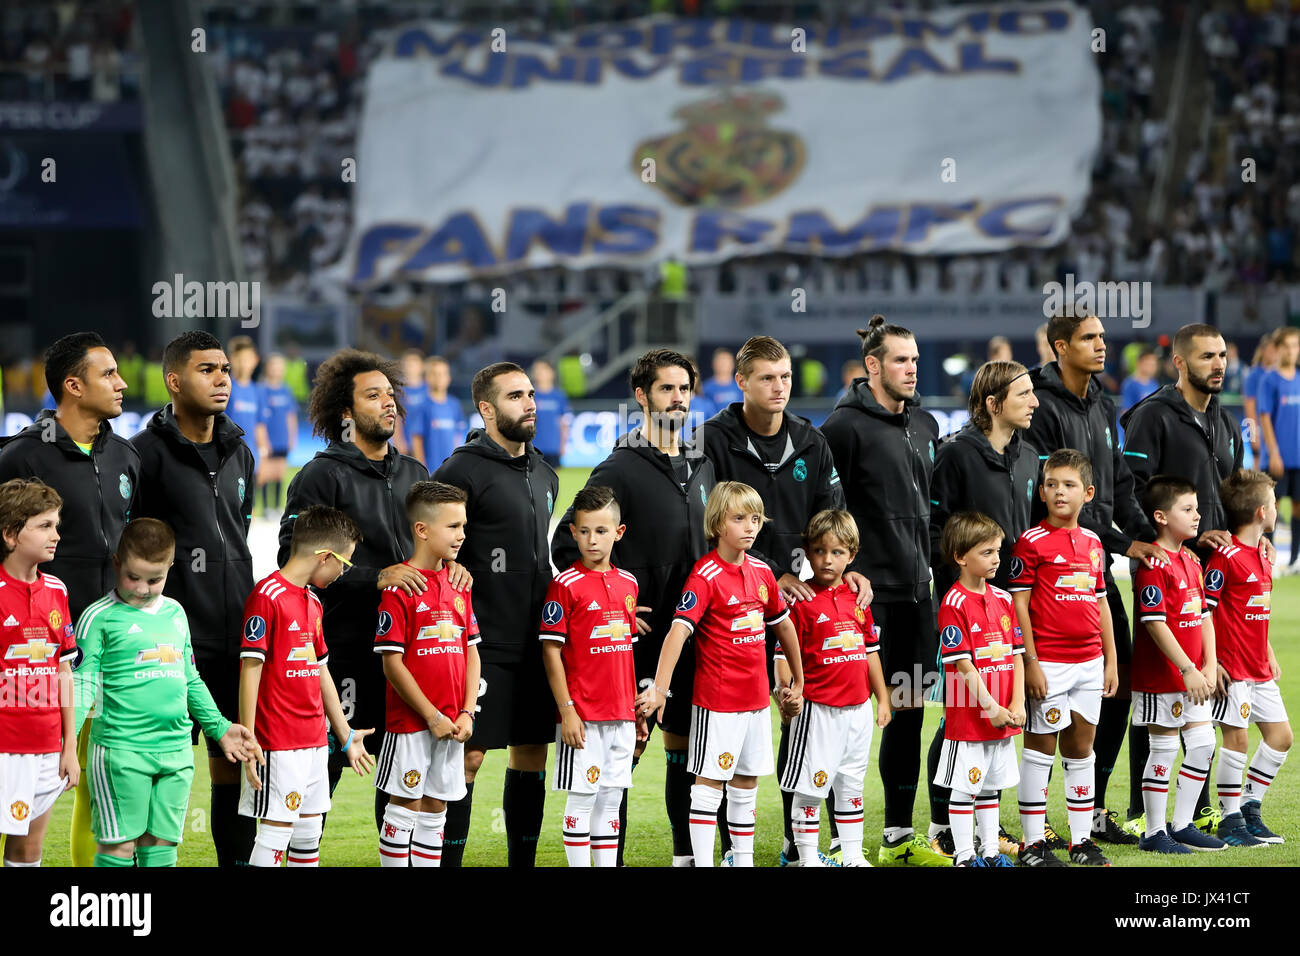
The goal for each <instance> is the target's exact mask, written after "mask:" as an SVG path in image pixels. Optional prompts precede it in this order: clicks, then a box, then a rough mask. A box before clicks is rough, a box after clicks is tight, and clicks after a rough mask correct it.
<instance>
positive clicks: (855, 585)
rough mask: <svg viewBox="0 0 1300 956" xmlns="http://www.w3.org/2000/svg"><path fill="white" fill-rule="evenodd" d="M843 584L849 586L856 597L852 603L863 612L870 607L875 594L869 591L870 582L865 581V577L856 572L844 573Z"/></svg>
mask: <svg viewBox="0 0 1300 956" xmlns="http://www.w3.org/2000/svg"><path fill="white" fill-rule="evenodd" d="M844 583H845V584H847V585H848V586H849V590H850V591H852V592H853V593H854V594H856V595H857V599H856V601H855V602H854V603H856V604H857V606H858V607H860V608H862V610H864V611H865V610H866V609H867V608H869V607H870V606H871V602H872V600H873V599H874V598H875V596H876V592H875V591H873V590H872V589H871V582H870V581H869V580H867V577H866V575H864V574H860V573H859V572H857V571H846V572H844Z"/></svg>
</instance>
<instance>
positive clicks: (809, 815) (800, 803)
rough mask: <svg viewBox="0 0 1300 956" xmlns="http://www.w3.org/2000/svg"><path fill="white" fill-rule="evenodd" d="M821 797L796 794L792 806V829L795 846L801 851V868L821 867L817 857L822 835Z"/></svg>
mask: <svg viewBox="0 0 1300 956" xmlns="http://www.w3.org/2000/svg"><path fill="white" fill-rule="evenodd" d="M821 805H822V801H821V798H820V797H812V796H809V795H808V794H806V793H796V794H795V795H794V802H793V803H792V804H791V805H790V829H791V831H793V833H794V845H795V846H796V847H797V848H798V850H799V865H800V866H821V865H822V861H821V858H820V857H818V856H817V838H818V837H819V836H820V835H821V828H822V821H821Z"/></svg>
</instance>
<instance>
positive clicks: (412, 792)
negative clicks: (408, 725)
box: [375, 730, 466, 800]
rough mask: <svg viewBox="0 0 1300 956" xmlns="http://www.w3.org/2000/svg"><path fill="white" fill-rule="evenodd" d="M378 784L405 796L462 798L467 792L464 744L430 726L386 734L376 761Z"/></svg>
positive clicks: (391, 792) (386, 791)
mask: <svg viewBox="0 0 1300 956" xmlns="http://www.w3.org/2000/svg"><path fill="white" fill-rule="evenodd" d="M375 786H376V787H377V788H379V789H380V790H382V791H384V793H386V794H388V795H389V796H393V797H401V798H402V799H404V800H418V799H420V798H421V797H432V798H433V799H435V800H460V799H461V798H463V797H464V796H465V793H466V789H465V745H464V744H463V743H461V742H460V741H459V740H453V739H452V738H451V737H447V738H446V739H444V740H439V739H437V738H436V737H434V736H433V732H432V731H429V730H417V731H414V732H412V733H407V734H398V733H393V732H392V731H389V732H388V733H386V734H384V743H383V746H381V747H380V748H379V760H378V762H377V763H376V765H375Z"/></svg>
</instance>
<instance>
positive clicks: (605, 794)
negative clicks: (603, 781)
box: [591, 787, 623, 866]
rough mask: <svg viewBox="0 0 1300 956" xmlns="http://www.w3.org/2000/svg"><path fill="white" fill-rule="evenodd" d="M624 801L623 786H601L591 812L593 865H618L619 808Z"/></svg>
mask: <svg viewBox="0 0 1300 956" xmlns="http://www.w3.org/2000/svg"><path fill="white" fill-rule="evenodd" d="M622 803H623V788H622V787H601V788H600V790H599V791H598V792H597V794H596V807H595V809H594V810H592V812H591V864H592V866H617V865H618V826H619V824H618V808H619V807H620V806H621V805H622Z"/></svg>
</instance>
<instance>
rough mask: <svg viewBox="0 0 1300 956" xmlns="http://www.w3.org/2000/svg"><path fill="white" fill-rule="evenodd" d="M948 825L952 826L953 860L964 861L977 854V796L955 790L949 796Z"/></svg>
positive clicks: (955, 861)
mask: <svg viewBox="0 0 1300 956" xmlns="http://www.w3.org/2000/svg"><path fill="white" fill-rule="evenodd" d="M948 825H949V826H950V827H951V828H952V845H953V854H952V861H953V862H954V863H963V862H965V861H966V860H969V859H970V858H971V857H973V856H974V855H975V798H974V796H973V795H972V794H969V793H961V792H959V791H957V790H953V791H952V792H951V793H950V794H949V796H948Z"/></svg>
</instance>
